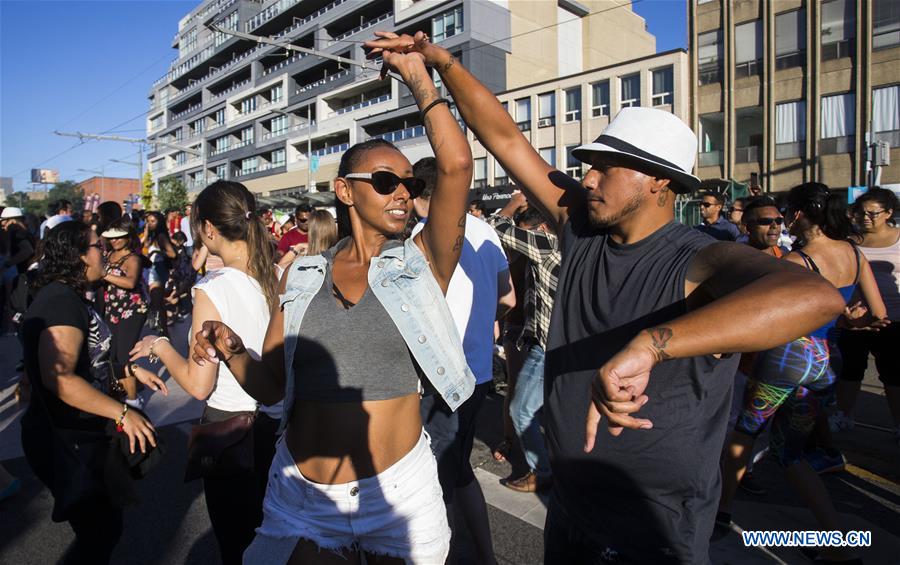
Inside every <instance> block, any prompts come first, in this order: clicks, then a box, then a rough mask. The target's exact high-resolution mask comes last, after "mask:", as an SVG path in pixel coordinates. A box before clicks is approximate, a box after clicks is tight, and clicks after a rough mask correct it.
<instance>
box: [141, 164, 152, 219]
mask: <svg viewBox="0 0 900 565" xmlns="http://www.w3.org/2000/svg"><path fill="white" fill-rule="evenodd" d="M141 184H142V185H143V187H142V188H141V205H142V207H143V208H144V210H152V209H153V174H152V173H151V172H150V171H147V172H146V173H144V178H143V179H142V180H141Z"/></svg>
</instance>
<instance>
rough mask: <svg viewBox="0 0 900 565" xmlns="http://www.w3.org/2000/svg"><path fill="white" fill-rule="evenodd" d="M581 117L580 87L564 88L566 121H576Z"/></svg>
mask: <svg viewBox="0 0 900 565" xmlns="http://www.w3.org/2000/svg"><path fill="white" fill-rule="evenodd" d="M580 119H581V87H580V86H576V87H575V88H570V89H568V90H566V121H567V122H576V121H578V120H580Z"/></svg>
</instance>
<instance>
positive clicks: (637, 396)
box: [584, 341, 659, 452]
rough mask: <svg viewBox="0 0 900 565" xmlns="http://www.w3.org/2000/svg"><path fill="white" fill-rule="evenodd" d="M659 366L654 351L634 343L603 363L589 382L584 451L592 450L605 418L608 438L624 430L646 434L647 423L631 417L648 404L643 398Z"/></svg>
mask: <svg viewBox="0 0 900 565" xmlns="http://www.w3.org/2000/svg"><path fill="white" fill-rule="evenodd" d="M658 362H659V357H658V356H657V355H655V354H654V352H653V350H652V349H651V348H648V347H644V346H641V345H638V344H636V343H635V342H634V341H633V342H632V343H630V344H628V345H627V346H626V347H625V349H623V350H622V351H620V352H619V353H617V354H616V355H614V356H613V357H612V359H610V360H609V361H607V362H606V364H604V365H603V366H602V367H600V370H598V371H597V375H596V377H594V379H593V380H592V381H591V403H590V406H588V414H587V419H586V421H585V438H584V451H585V452H590V451H591V450H593V449H594V440H595V439H596V437H597V428H598V426H599V425H600V420H601V419H602V418H604V417H605V418H606V425H607V429H608V431H609V433H610V434H612V435H614V436H618V435H619V434H621V433H622V429H623V428H629V429H633V430H638V429H640V430H648V429H650V428H652V427H653V423H652V422H651V421H650V420H646V419H643V418H635V417H633V416H631V415H630V414H633V413H635V412H637V411H638V410H640V409H641V407H643V406H644V404H646V403H647V401H648V400H649V398H647V395H645V394H644V391H645V390H646V389H647V385H648V384H649V382H650V370H651V369H653V367H654V366H656V364H657V363H658Z"/></svg>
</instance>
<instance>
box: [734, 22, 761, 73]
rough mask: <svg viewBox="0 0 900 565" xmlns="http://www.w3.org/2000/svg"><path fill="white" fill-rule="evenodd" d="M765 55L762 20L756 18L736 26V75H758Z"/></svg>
mask: <svg viewBox="0 0 900 565" xmlns="http://www.w3.org/2000/svg"><path fill="white" fill-rule="evenodd" d="M762 57H763V46H762V21H760V20H754V21H752V22H747V23H744V24H741V25H739V26H735V28H734V63H735V67H734V75H735V78H743V77H749V76H754V75H758V74H759V71H760V67H761V62H762Z"/></svg>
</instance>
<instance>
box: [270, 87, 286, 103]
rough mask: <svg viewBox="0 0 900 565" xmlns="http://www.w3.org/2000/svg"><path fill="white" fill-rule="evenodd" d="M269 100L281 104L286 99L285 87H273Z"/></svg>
mask: <svg viewBox="0 0 900 565" xmlns="http://www.w3.org/2000/svg"><path fill="white" fill-rule="evenodd" d="M269 99H270V100H271V101H272V102H281V101H282V100H283V99H284V87H283V86H282V85H280V84H276V85H275V86H273V87H272V90H270V91H269Z"/></svg>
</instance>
